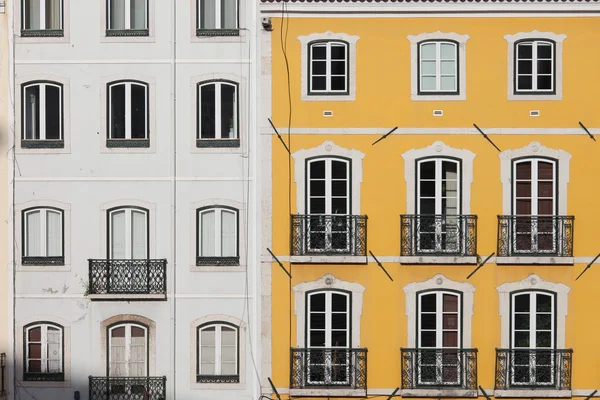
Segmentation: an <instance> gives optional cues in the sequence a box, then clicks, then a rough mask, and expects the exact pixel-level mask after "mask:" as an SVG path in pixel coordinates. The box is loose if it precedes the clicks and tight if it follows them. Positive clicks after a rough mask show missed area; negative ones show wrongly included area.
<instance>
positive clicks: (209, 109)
mask: <svg viewBox="0 0 600 400" xmlns="http://www.w3.org/2000/svg"><path fill="white" fill-rule="evenodd" d="M215 107H216V106H215V85H214V84H210V85H203V86H200V138H202V139H214V138H215V131H216V122H215V113H216V108H215Z"/></svg>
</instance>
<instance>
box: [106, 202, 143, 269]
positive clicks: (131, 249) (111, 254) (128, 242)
mask: <svg viewBox="0 0 600 400" xmlns="http://www.w3.org/2000/svg"><path fill="white" fill-rule="evenodd" d="M107 214H108V215H107V217H108V232H107V243H108V249H107V253H108V258H109V259H114V260H118V259H126V260H131V259H134V260H135V259H146V258H148V257H149V241H148V240H149V239H148V238H149V234H148V230H149V216H148V215H149V214H148V210H147V209H145V208H141V207H118V208H112V209H110V210H108V212H107Z"/></svg>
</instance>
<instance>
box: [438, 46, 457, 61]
mask: <svg viewBox="0 0 600 400" xmlns="http://www.w3.org/2000/svg"><path fill="white" fill-rule="evenodd" d="M440 52H441V57H442V60H454V59H456V46H455V45H454V44H450V43H442V44H441V49H440Z"/></svg>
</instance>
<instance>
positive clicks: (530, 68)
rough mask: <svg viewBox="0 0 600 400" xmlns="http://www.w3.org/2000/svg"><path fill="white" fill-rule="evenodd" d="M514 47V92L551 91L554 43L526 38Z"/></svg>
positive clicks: (552, 87)
mask: <svg viewBox="0 0 600 400" xmlns="http://www.w3.org/2000/svg"><path fill="white" fill-rule="evenodd" d="M515 47H516V48H515V54H516V57H515V64H516V65H515V81H516V83H515V93H516V94H518V93H536V92H538V93H543V92H546V93H553V92H554V79H555V73H554V60H555V56H554V47H555V43H554V42H552V41H544V40H526V41H521V42H517V43H516V44H515Z"/></svg>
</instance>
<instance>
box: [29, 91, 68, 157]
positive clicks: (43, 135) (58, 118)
mask: <svg viewBox="0 0 600 400" xmlns="http://www.w3.org/2000/svg"><path fill="white" fill-rule="evenodd" d="M62 91H63V86H62V84H60V83H54V82H28V83H25V84H23V85H22V93H23V94H22V97H23V100H22V101H23V108H22V110H23V111H22V118H23V128H22V129H23V134H22V141H21V146H22V147H34V148H39V147H64V140H63V93H62Z"/></svg>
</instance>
